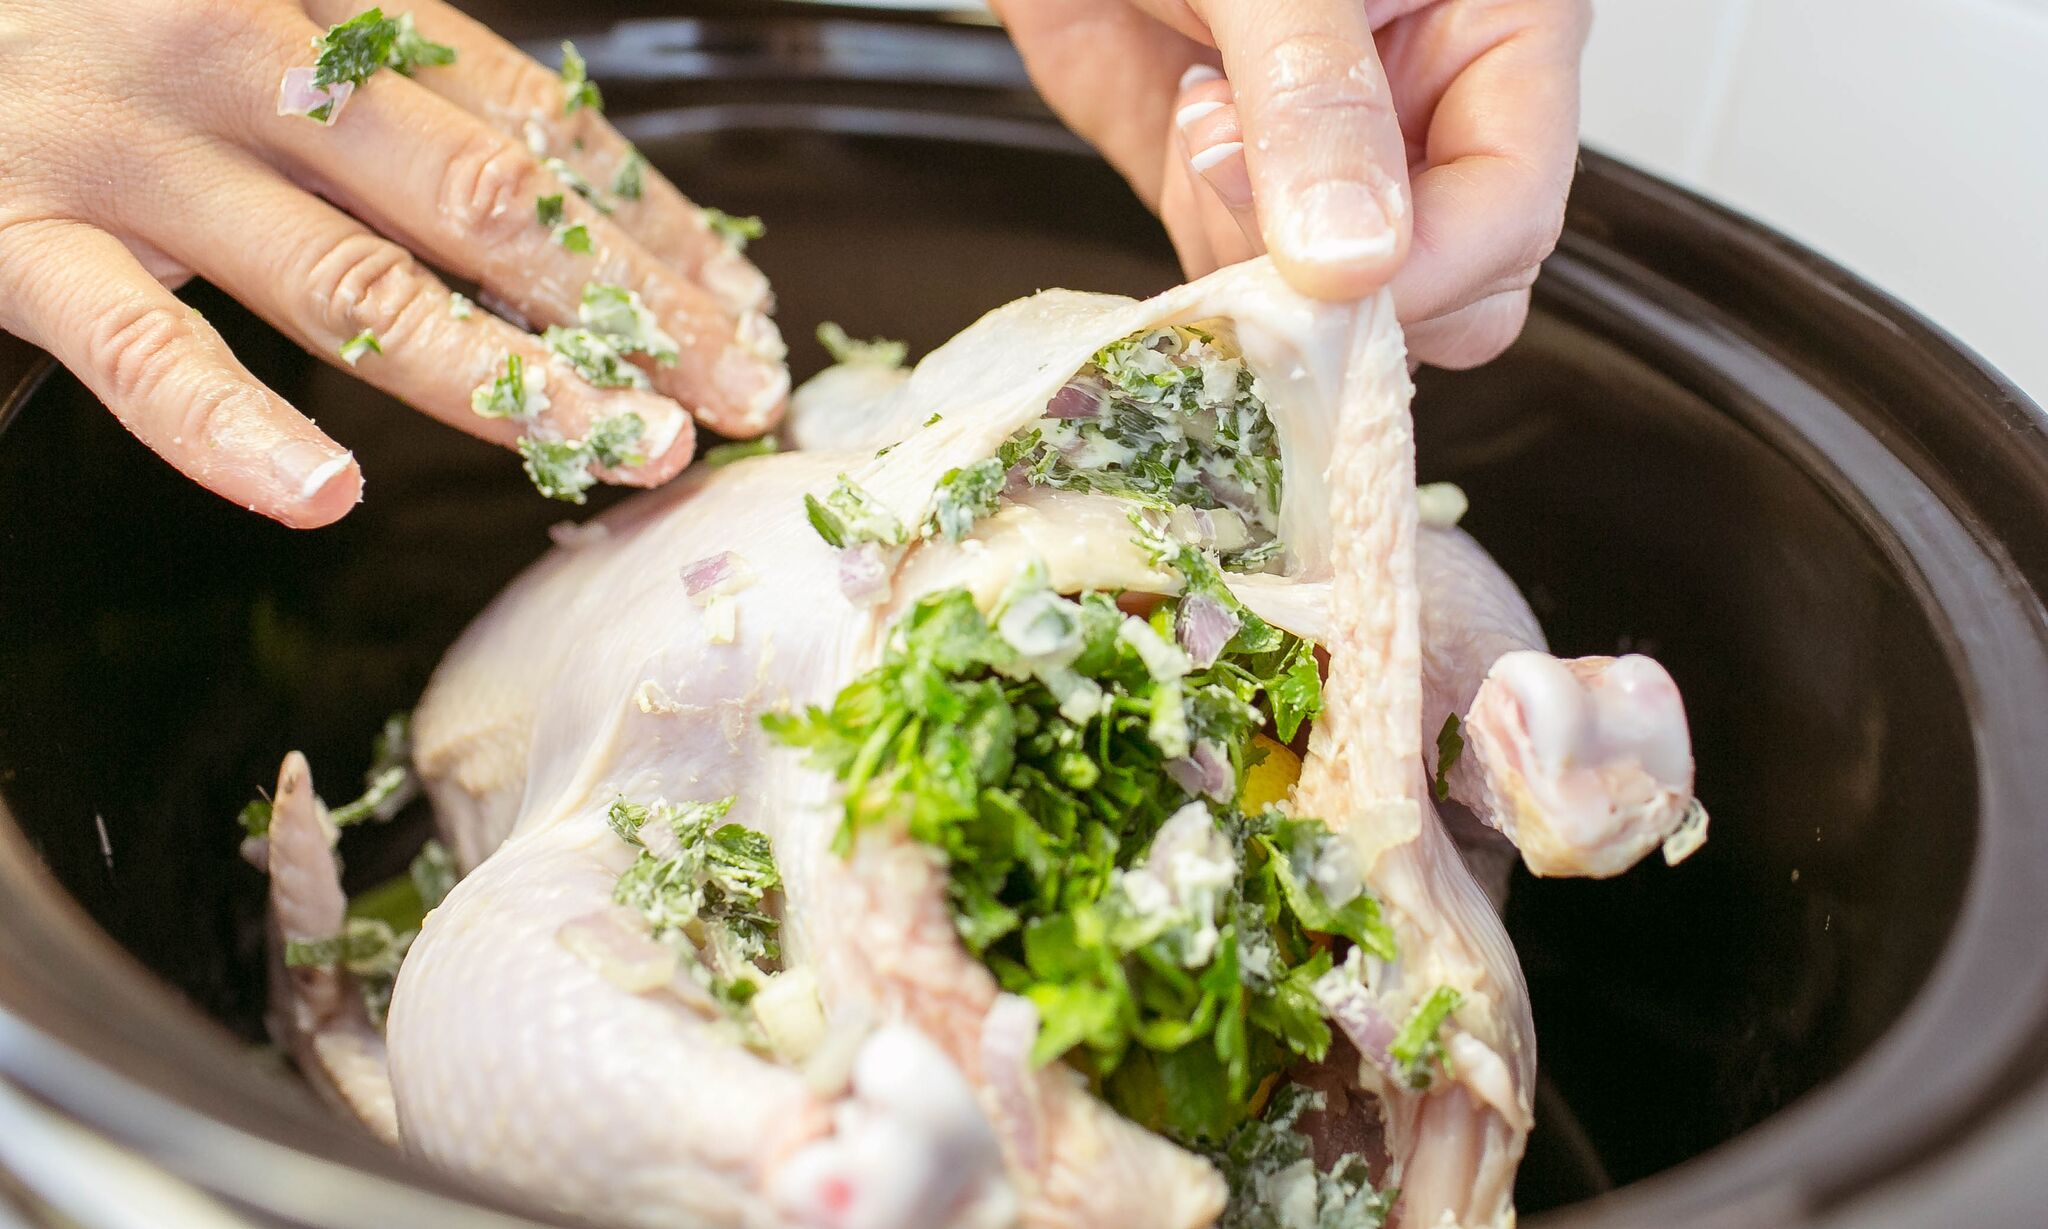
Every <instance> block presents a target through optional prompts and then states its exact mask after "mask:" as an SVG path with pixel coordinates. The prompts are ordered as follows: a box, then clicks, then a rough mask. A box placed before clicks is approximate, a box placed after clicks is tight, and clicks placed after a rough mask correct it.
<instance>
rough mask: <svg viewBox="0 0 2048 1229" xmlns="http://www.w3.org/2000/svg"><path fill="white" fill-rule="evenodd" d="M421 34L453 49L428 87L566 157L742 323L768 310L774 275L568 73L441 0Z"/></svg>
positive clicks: (351, 11)
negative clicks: (575, 89)
mask: <svg viewBox="0 0 2048 1229" xmlns="http://www.w3.org/2000/svg"><path fill="white" fill-rule="evenodd" d="M368 7H369V5H367V4H365V3H363V2H362V0H308V2H307V4H306V11H307V13H308V14H309V15H310V16H311V17H312V18H313V20H314V21H316V22H318V23H320V24H321V25H332V24H335V23H337V22H341V21H346V20H347V19H349V18H350V17H353V16H355V15H356V13H358V12H360V11H361V10H363V9H365V8H368ZM412 14H413V18H414V20H415V21H416V22H417V24H418V26H419V28H420V31H421V33H422V34H423V35H424V36H425V37H427V38H430V39H433V40H434V41H436V42H440V43H445V44H447V45H448V46H450V47H453V48H455V52H456V60H455V63H454V65H452V66H450V67H448V68H444V69H431V68H430V69H423V70H421V72H420V74H419V76H418V78H417V80H418V82H419V84H420V85H422V86H424V87H425V88H427V89H429V90H432V91H433V92H434V93H436V94H439V95H440V96H441V97H443V98H446V99H447V100H448V101H450V102H452V103H454V104H455V105H456V106H458V107H461V108H462V109H463V110H465V111H467V112H469V113H470V114H471V115H473V116H475V117H477V118H478V119H480V120H482V121H483V122H484V123H486V124H489V125H490V126H491V127H492V128H495V129H497V130H498V131H499V132H501V133H504V134H505V135H506V136H508V137H511V138H513V139H515V140H517V141H520V142H522V143H523V144H525V145H526V146H527V148H528V149H529V150H530V151H531V152H532V153H533V154H535V155H536V156H538V157H541V158H550V157H555V158H560V159H562V160H563V161H564V162H566V163H568V164H569V166H570V167H572V168H573V169H574V170H575V171H576V172H577V173H578V174H580V175H582V176H583V177H584V178H585V179H586V180H588V181H589V182H590V183H591V184H592V185H593V186H594V187H596V188H597V189H598V191H599V192H600V193H601V194H602V195H603V196H604V198H605V200H606V201H607V202H608V203H609V204H610V205H611V207H612V210H613V212H612V214H611V217H612V220H613V222H614V223H616V224H617V225H618V226H620V227H621V228H623V229H624V230H625V231H626V232H627V233H629V234H631V235H632V236H633V237H634V238H635V239H637V240H639V242H640V244H641V246H643V247H645V248H646V249H647V250H648V251H649V252H651V253H653V254H654V255H655V256H656V257H658V258H660V259H662V260H665V261H667V262H668V263H669V264H670V265H671V266H672V267H673V268H675V269H676V270H677V271H678V272H680V273H682V274H683V275H684V276H686V277H690V278H694V279H696V280H697V281H698V282H699V283H700V284H702V285H703V287H704V289H705V290H706V291H708V292H709V293H710V294H711V296H712V298H713V299H715V300H716V301H717V302H718V303H719V304H720V306H721V307H723V308H724V310H725V311H726V313H727V314H728V315H730V316H733V317H734V318H739V317H742V316H744V315H746V314H747V313H749V312H765V311H767V310H769V309H770V306H771V297H770V294H769V289H768V279H767V278H765V277H763V276H762V275H761V272H760V270H758V269H756V268H755V267H754V266H753V264H752V262H750V261H748V260H747V258H746V257H744V256H742V255H740V254H739V253H738V252H737V251H735V250H733V248H732V247H731V245H729V244H727V243H726V242H725V240H724V239H722V238H721V237H719V236H718V235H717V234H716V233H715V232H713V231H712V229H711V227H710V226H709V224H707V223H706V222H705V220H704V214H703V211H702V210H700V209H699V208H697V206H696V205H694V204H692V203H691V202H690V201H689V199H688V198H686V197H685V196H684V195H683V194H682V193H681V192H679V191H677V190H676V187H675V185H673V184H671V183H670V182H669V181H668V180H667V179H666V178H664V177H663V176H662V175H661V174H660V172H658V171H656V170H654V169H653V168H652V167H650V166H648V165H647V164H646V163H645V161H644V160H642V159H640V156H639V154H638V152H637V151H635V150H634V148H633V146H632V144H631V143H630V142H629V141H627V140H626V139H625V137H623V136H621V135H620V134H619V132H618V130H617V129H615V128H613V127H612V126H611V124H610V123H609V122H608V121H606V120H605V118H604V116H603V114H602V113H601V111H599V110H598V109H597V108H595V107H590V106H577V107H574V108H573V109H572V108H571V107H570V106H569V105H568V101H567V97H566V91H565V89H564V87H563V82H562V78H561V75H560V74H559V73H558V72H555V71H553V70H550V69H548V68H544V67H542V66H541V65H539V64H537V63H535V62H534V60H533V59H532V57H530V56H528V55H527V54H526V53H524V52H522V51H520V50H519V49H518V48H517V47H514V46H513V45H512V44H510V43H508V42H506V41H505V40H504V39H502V38H500V37H498V35H497V34H496V33H494V32H493V31H491V29H490V28H489V27H487V26H485V25H484V24H483V23H481V22H479V21H477V20H476V19H475V18H472V17H470V16H468V15H466V14H464V13H461V12H459V11H457V10H456V9H455V8H454V7H453V6H451V5H448V4H445V3H442V2H441V0H416V2H415V3H414V5H413V7H412Z"/></svg>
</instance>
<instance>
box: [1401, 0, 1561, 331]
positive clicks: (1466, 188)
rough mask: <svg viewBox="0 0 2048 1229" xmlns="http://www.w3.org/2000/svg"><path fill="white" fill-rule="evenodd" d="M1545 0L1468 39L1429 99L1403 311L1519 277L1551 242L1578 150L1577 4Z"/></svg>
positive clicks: (1449, 301)
mask: <svg viewBox="0 0 2048 1229" xmlns="http://www.w3.org/2000/svg"><path fill="white" fill-rule="evenodd" d="M1549 7H1550V9H1551V10H1552V13H1551V15H1550V16H1549V18H1547V19H1545V20H1540V21H1536V22H1534V23H1533V24H1530V25H1528V26H1526V27H1523V28H1520V29H1513V30H1504V31H1502V32H1501V34H1500V36H1499V38H1498V41H1495V42H1493V43H1491V45H1489V46H1487V47H1485V48H1483V49H1481V50H1479V52H1478V54H1477V55H1475V56H1474V57H1473V58H1472V59H1471V60H1470V61H1469V66H1468V67H1467V68H1465V70H1464V71H1463V72H1461V73H1459V74H1458V75H1457V77H1456V79H1455V80H1453V81H1452V82H1451V83H1450V84H1449V86H1448V87H1447V88H1446V89H1445V90H1444V92H1443V95H1442V97H1441V98H1440V99H1439V100H1438V101H1437V103H1436V107H1435V110H1434V113H1433V117H1432V119H1431V121H1430V124H1429V131H1428V139H1427V150H1426V162H1427V165H1428V169H1427V170H1425V171H1423V172H1422V173H1421V174H1420V175H1418V176H1416V179H1415V237H1414V245H1413V250H1412V253H1411V256H1410V259H1409V262H1408V264H1407V266H1406V267H1405V268H1403V269H1402V271H1401V274H1400V276H1399V277H1397V278H1396V279H1395V281H1394V297H1395V299H1396V302H1397V305H1398V307H1399V309H1400V312H1401V315H1402V318H1403V319H1422V318H1428V317H1434V316H1439V315H1443V314H1445V313H1447V312H1449V311H1452V310H1455V309H1457V308H1458V307H1460V306H1462V305H1463V304H1466V303H1471V302H1474V301H1476V300H1478V299H1481V298H1484V297H1487V296H1488V295H1489V294H1491V293H1499V292H1501V291H1504V290H1509V289H1512V288H1514V286H1515V284H1516V283H1517V282H1522V283H1526V281H1527V279H1528V277H1529V276H1530V274H1531V273H1532V272H1533V270H1534V269H1535V268H1536V266H1537V265H1538V264H1540V263H1541V262H1542V260H1543V259H1544V257H1546V256H1548V255H1549V254H1550V252H1551V249H1553V248H1554V247H1556V245H1557V237H1558V234H1559V232H1560V231H1561V230H1562V228H1563V225H1564V207H1565V197H1566V194H1567V192H1568V191H1569V189H1570V186H1571V178H1572V172H1573V169H1574V168H1575V166H1576V164H1577V158H1578V133H1579V125H1578V107H1579V87H1578V60H1579V54H1580V49H1581V45H1582V43H1583V40H1584V22H1583V20H1580V19H1577V16H1576V14H1577V13H1578V12H1579V11H1581V10H1582V9H1583V6H1582V5H1580V4H1577V3H1572V4H1565V5H1553V6H1549Z"/></svg>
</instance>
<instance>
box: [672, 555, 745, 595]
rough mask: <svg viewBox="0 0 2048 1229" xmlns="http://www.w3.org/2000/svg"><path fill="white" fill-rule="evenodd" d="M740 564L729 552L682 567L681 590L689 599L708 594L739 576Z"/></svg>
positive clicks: (737, 558)
mask: <svg viewBox="0 0 2048 1229" xmlns="http://www.w3.org/2000/svg"><path fill="white" fill-rule="evenodd" d="M741 566H742V562H741V560H740V557H739V556H738V555H735V554H734V553H732V552H731V551H729V550H724V551H720V552H718V553H717V554H715V555H711V556H708V557H706V558H703V559H699V560H697V561H696V562H694V563H686V564H684V565H683V588H684V589H685V590H686V591H687V592H688V593H689V595H690V596H691V597H699V596H704V595H708V594H710V593H711V592H712V591H713V590H715V589H717V588H719V586H721V585H724V584H726V583H727V582H728V581H731V580H733V579H734V578H736V577H737V576H738V575H739V574H740V568H741Z"/></svg>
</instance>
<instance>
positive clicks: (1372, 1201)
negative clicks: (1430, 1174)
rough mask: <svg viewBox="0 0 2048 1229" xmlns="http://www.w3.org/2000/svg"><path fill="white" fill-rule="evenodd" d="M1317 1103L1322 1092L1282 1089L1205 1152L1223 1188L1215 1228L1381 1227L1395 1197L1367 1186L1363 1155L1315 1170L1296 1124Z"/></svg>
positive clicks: (1351, 1155)
mask: <svg viewBox="0 0 2048 1229" xmlns="http://www.w3.org/2000/svg"><path fill="white" fill-rule="evenodd" d="M1323 1106H1324V1100H1323V1094H1321V1093H1319V1092H1312V1091H1310V1090H1309V1089H1306V1088H1302V1087H1299V1086H1298V1085H1293V1084H1288V1085H1283V1086H1282V1087H1280V1088H1278V1089H1276V1090H1275V1091H1274V1093H1273V1103H1272V1104H1271V1105H1270V1106H1268V1107H1267V1109H1266V1112H1265V1114H1264V1115H1263V1116H1262V1117H1260V1118H1257V1119H1254V1120H1252V1121H1249V1122H1247V1123H1245V1124H1244V1125H1243V1126H1241V1127H1239V1128H1238V1129H1237V1130H1236V1132H1235V1133H1233V1134H1232V1135H1231V1137H1230V1142H1229V1144H1228V1145H1227V1146H1225V1147H1224V1148H1222V1149H1219V1150H1217V1151H1216V1152H1213V1153H1211V1154H1210V1159H1211V1160H1213V1161H1215V1162H1216V1167H1217V1168H1218V1169H1220V1170H1222V1171H1223V1176H1224V1178H1225V1179H1226V1180H1227V1181H1228V1182H1229V1184H1230V1203H1229V1205H1228V1206H1227V1207H1225V1208H1224V1210H1223V1215H1222V1217H1221V1218H1219V1219H1218V1220H1217V1222H1216V1225H1217V1229H1381V1227H1382V1226H1384V1225H1385V1224H1386V1223H1387V1217H1388V1215H1389V1214H1390V1213H1391V1212H1392V1211H1393V1208H1394V1201H1395V1200H1396V1199H1397V1198H1398V1197H1399V1192H1398V1191H1395V1190H1392V1189H1389V1190H1385V1191H1379V1190H1375V1189H1373V1185H1372V1175H1371V1173H1370V1172H1369V1171H1368V1169H1367V1167H1366V1161H1365V1158H1364V1157H1363V1156H1361V1155H1359V1154H1358V1153H1356V1152H1351V1153H1346V1154H1345V1155H1344V1156H1343V1157H1341V1158H1339V1159H1338V1161H1337V1162H1336V1164H1334V1165H1332V1166H1330V1167H1329V1169H1327V1170H1322V1169H1318V1168H1317V1166H1316V1161H1315V1147H1314V1145H1313V1143H1312V1142H1311V1141H1310V1139H1309V1137H1308V1136H1307V1135H1305V1134H1304V1133H1302V1131H1301V1130H1300V1128H1299V1127H1298V1126H1297V1124H1298V1123H1299V1122H1300V1121H1301V1117H1302V1115H1304V1114H1307V1113H1311V1112H1314V1111H1317V1110H1320V1109H1322V1108H1323Z"/></svg>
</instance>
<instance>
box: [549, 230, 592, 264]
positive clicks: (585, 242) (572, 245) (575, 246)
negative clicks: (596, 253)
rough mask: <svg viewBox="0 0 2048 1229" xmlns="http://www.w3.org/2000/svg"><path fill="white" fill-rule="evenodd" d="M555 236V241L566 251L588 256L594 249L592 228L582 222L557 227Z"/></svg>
mask: <svg viewBox="0 0 2048 1229" xmlns="http://www.w3.org/2000/svg"><path fill="white" fill-rule="evenodd" d="M553 237H554V240H555V242H556V243H557V244H559V245H561V247H562V248H563V249H564V250H565V251H569V252H574V253H575V254H576V255H578V256H588V255H590V253H591V251H592V250H593V249H592V246H591V242H590V228H589V227H588V226H585V225H584V224H583V223H581V222H578V223H576V224H575V225H574V226H558V227H556V228H555V233H554V236H553Z"/></svg>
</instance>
